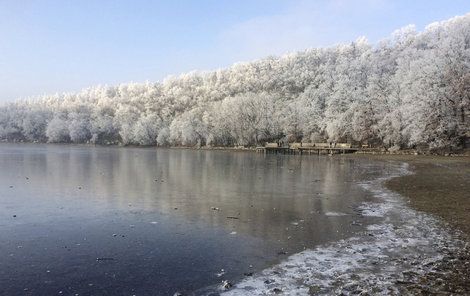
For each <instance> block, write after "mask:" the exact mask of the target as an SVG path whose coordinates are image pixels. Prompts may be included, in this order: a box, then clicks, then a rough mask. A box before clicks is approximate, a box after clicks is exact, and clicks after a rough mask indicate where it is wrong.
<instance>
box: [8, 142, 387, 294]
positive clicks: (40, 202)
mask: <svg viewBox="0 0 470 296" xmlns="http://www.w3.org/2000/svg"><path fill="white" fill-rule="evenodd" d="M387 169H388V167H387V164H385V163H380V162H372V161H368V160H366V159H355V158H343V157H341V156H335V157H328V156H284V155H283V156H276V155H266V156H265V155H260V154H255V153H245V152H226V151H195V150H179V149H155V148H122V147H121V148H119V147H88V146H66V145H39V144H38V145H32V144H0V204H1V207H0V238H1V240H0V254H1V256H0V294H1V295H59V294H63V295H76V294H78V295H173V293H175V292H181V293H184V294H191V293H195V294H202V293H206V292H207V291H209V290H211V289H212V288H214V289H215V288H217V287H218V286H219V285H220V283H221V282H222V281H223V280H229V281H231V282H233V283H236V282H239V281H241V280H243V279H247V278H249V277H251V274H252V273H255V274H256V273H257V272H259V271H260V270H264V269H266V268H268V267H270V266H273V265H275V264H278V263H280V262H282V261H283V260H285V259H286V258H287V257H288V256H289V255H292V254H295V253H298V252H300V251H303V250H304V249H311V248H314V247H316V246H319V245H322V244H326V243H332V242H335V241H339V240H340V239H343V238H348V237H351V236H353V235H355V234H356V233H358V232H362V231H364V229H365V228H366V226H367V225H370V224H372V223H375V222H377V221H378V220H380V218H378V217H367V216H363V215H359V214H358V213H357V208H358V206H359V205H361V204H362V203H363V202H370V201H374V200H375V198H374V197H373V196H372V194H371V193H370V192H369V191H367V190H365V189H364V188H363V186H359V183H361V182H365V181H367V180H372V179H374V178H377V177H378V176H381V175H384V174H386V173H387Z"/></svg>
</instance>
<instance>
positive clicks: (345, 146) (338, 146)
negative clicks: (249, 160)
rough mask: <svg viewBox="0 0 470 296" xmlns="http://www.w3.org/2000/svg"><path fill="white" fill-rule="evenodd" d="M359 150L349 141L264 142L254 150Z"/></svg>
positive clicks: (307, 152)
mask: <svg viewBox="0 0 470 296" xmlns="http://www.w3.org/2000/svg"><path fill="white" fill-rule="evenodd" d="M358 150H360V149H359V148H354V147H352V145H351V144H349V143H290V144H289V146H280V145H279V144H278V143H266V145H265V146H264V147H257V148H256V151H257V152H260V153H264V154H268V153H269V154H300V155H302V154H318V155H320V154H339V153H342V154H345V153H353V152H356V151H358Z"/></svg>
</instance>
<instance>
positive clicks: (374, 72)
mask: <svg viewBox="0 0 470 296" xmlns="http://www.w3.org/2000/svg"><path fill="white" fill-rule="evenodd" d="M469 110H470V14H468V15H465V16H461V17H455V18H452V19H450V20H447V21H443V22H438V23H433V24H431V25H429V26H427V27H426V29H425V30H424V31H422V32H417V31H416V29H415V28H414V27H413V26H408V27H405V28H402V29H400V30H397V31H396V32H394V33H393V34H392V36H391V37H389V38H388V39H385V40H382V41H380V42H378V43H377V44H373V45H371V44H369V43H368V41H367V40H366V39H365V38H359V39H358V40H356V41H355V42H352V43H350V44H343V45H338V46H334V47H329V48H317V49H308V50H305V51H302V52H297V53H292V54H287V55H284V56H281V57H268V58H265V59H262V60H258V61H254V62H250V63H239V64H235V65H233V66H231V67H230V68H227V69H221V70H217V71H211V72H191V73H187V74H183V75H180V76H177V77H175V76H172V77H168V78H166V79H165V80H164V81H163V82H157V83H149V82H146V83H128V84H121V85H118V86H96V87H91V88H88V89H84V90H82V91H80V92H78V93H66V94H55V95H48V96H43V97H38V98H31V99H23V100H18V101H16V102H11V103H5V104H3V105H2V106H0V139H2V140H5V141H30V142H52V143H97V144H121V145H162V146H163V145H175V146H178V145H183V146H233V145H248V146H253V145H259V144H262V143H264V142H267V141H277V140H280V139H283V140H285V141H290V142H294V141H303V142H312V141H313V142H320V141H322V142H323V141H330V142H331V141H334V142H350V143H356V144H359V143H362V144H370V145H373V146H380V147H386V148H390V149H404V148H413V147H417V146H425V147H428V148H429V149H455V148H459V147H462V145H463V143H464V141H465V139H466V137H468V136H469V130H470V123H469V116H470V114H469V113H470V112H469Z"/></svg>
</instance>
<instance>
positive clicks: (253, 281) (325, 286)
mask: <svg viewBox="0 0 470 296" xmlns="http://www.w3.org/2000/svg"><path fill="white" fill-rule="evenodd" d="M408 173H409V172H408V170H407V167H406V165H402V166H399V167H397V170H396V173H395V174H394V175H392V176H389V177H388V178H392V177H394V176H397V175H402V174H408ZM386 179H387V178H380V179H377V180H374V181H370V182H367V183H362V184H359V185H360V186H362V187H363V188H365V189H367V190H369V191H370V192H372V193H373V194H374V195H375V196H376V197H377V198H379V200H381V202H379V203H364V204H362V205H361V206H360V207H359V209H358V210H359V212H360V213H361V214H362V215H364V216H374V217H384V219H382V220H383V222H381V223H378V224H374V225H370V226H368V227H367V229H366V231H365V232H364V233H363V234H362V235H359V236H356V237H353V238H350V239H346V240H342V241H339V242H336V243H332V244H329V245H325V246H320V247H318V248H316V249H313V250H305V251H303V252H300V253H297V254H294V255H292V256H290V257H289V258H288V259H287V260H285V261H284V262H282V263H280V264H278V265H276V266H274V267H272V268H269V269H266V270H264V271H262V272H260V273H259V274H255V275H254V276H253V277H251V278H249V279H245V280H243V281H241V282H239V283H238V284H236V285H235V286H234V287H233V288H232V289H231V290H229V291H226V292H224V293H223V295H271V294H278V293H285V294H287V295H312V294H314V295H331V294H340V293H344V294H346V295H347V294H353V293H356V292H360V291H367V292H369V293H371V294H374V295H388V294H400V292H402V291H400V289H401V288H400V287H401V286H400V285H397V283H398V282H400V281H407V280H412V279H413V278H415V279H416V278H417V277H418V276H419V275H422V274H424V273H425V272H426V271H427V270H428V269H429V268H428V267H429V266H430V265H432V263H433V262H437V261H438V260H439V259H441V258H442V255H441V252H440V250H442V248H443V246H446V247H449V246H450V247H451V248H452V241H453V238H452V236H451V235H450V234H449V233H447V232H446V231H445V229H444V228H443V227H442V225H440V224H439V222H438V221H436V220H435V219H434V218H432V217H430V216H428V215H426V214H423V213H419V212H416V211H414V210H412V209H410V208H409V207H408V206H407V205H406V203H405V202H404V201H403V200H402V198H401V197H400V196H399V195H398V194H396V193H394V192H391V191H389V190H387V189H385V188H384V187H383V186H382V184H383V182H384V181H385V180H386ZM456 244H457V242H455V245H456ZM455 245H454V246H455Z"/></svg>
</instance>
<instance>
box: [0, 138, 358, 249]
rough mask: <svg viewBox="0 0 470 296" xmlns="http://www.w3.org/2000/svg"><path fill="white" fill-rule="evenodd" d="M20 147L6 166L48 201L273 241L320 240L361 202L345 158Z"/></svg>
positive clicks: (342, 223)
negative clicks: (169, 218)
mask: <svg viewBox="0 0 470 296" xmlns="http://www.w3.org/2000/svg"><path fill="white" fill-rule="evenodd" d="M18 147H19V146H18ZM24 147H28V148H26V149H24ZM31 147H33V148H31ZM18 149H24V153H18V154H17V155H15V157H13V158H8V159H6V158H1V162H2V163H1V165H2V167H8V166H10V167H12V169H13V170H15V169H16V170H20V171H17V174H18V175H24V176H31V182H32V185H34V186H32V187H31V188H42V189H44V190H46V191H54V194H52V195H51V196H50V197H48V198H70V197H74V196H76V197H78V198H80V199H82V200H83V201H84V202H86V201H91V202H98V203H99V202H104V203H106V204H108V206H109V205H112V206H114V207H118V208H121V209H125V210H129V209H130V207H129V203H131V204H132V207H131V209H133V210H138V211H139V210H143V211H158V212H162V213H164V214H170V215H179V216H182V217H184V218H185V219H187V220H189V221H194V222H203V223H207V224H208V225H210V226H213V227H224V228H226V229H227V231H232V230H235V231H237V232H239V233H244V234H250V235H255V236H257V237H261V238H264V239H269V240H283V241H284V240H286V238H287V237H288V236H292V238H293V240H297V239H302V240H305V241H310V240H311V241H316V242H317V241H321V240H322V239H321V238H323V237H330V236H331V234H332V233H336V231H337V230H338V229H340V228H345V227H349V222H350V221H351V218H350V217H325V216H324V215H322V213H325V212H328V211H348V210H349V209H348V206H350V205H351V204H352V203H353V202H356V201H361V200H363V193H362V192H361V191H360V189H357V188H355V187H354V186H353V185H352V183H351V182H350V181H351V180H353V179H354V178H357V176H355V174H356V173H357V170H356V169H357V163H356V162H355V161H353V160H350V159H349V160H348V159H342V158H340V157H338V158H337V157H333V158H331V157H316V156H310V157H309V156H305V157H298V156H293V157H289V156H281V157H276V156H274V155H268V156H266V157H265V156H261V155H258V154H252V153H241V152H240V153H238V152H233V153H231V152H221V151H194V150H166V149H157V150H155V149H141V148H115V147H110V148H108V147H98V148H92V147H74V146H21V148H18ZM15 162H20V163H21V164H22V165H20V166H18V165H15ZM5 172H6V170H2V174H3V173H5ZM78 186H81V187H82V190H77V188H78ZM212 207H217V208H220V211H218V210H212V209H211V208H212ZM174 208H178V210H177V211H176V210H175V209H174ZM228 216H233V217H238V218H239V219H227V217H228ZM300 220H304V221H303V222H299V221H300ZM292 222H299V225H298V226H294V225H292V224H291V223H292ZM342 230H344V229H342Z"/></svg>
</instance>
